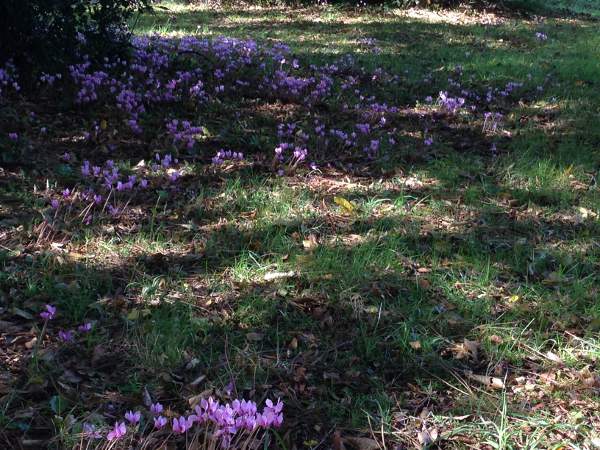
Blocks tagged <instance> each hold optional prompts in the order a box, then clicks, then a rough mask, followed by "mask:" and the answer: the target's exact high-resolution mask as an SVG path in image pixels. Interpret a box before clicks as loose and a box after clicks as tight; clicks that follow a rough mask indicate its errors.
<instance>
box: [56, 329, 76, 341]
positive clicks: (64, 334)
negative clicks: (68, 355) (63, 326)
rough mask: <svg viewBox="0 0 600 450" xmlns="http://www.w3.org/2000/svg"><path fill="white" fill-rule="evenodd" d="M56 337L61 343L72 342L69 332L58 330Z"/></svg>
mask: <svg viewBox="0 0 600 450" xmlns="http://www.w3.org/2000/svg"><path fill="white" fill-rule="evenodd" d="M58 337H59V338H60V340H61V341H63V342H71V341H73V332H72V331H71V330H60V331H59V332H58Z"/></svg>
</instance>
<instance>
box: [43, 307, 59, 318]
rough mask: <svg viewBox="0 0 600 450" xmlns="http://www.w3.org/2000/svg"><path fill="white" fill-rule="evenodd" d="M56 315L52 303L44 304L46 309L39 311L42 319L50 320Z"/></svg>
mask: <svg viewBox="0 0 600 450" xmlns="http://www.w3.org/2000/svg"><path fill="white" fill-rule="evenodd" d="M55 315H56V307H54V306H52V305H46V310H45V311H42V312H41V313H40V317H41V318H42V319H44V320H52V319H54V316H55Z"/></svg>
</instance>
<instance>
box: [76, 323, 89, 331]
mask: <svg viewBox="0 0 600 450" xmlns="http://www.w3.org/2000/svg"><path fill="white" fill-rule="evenodd" d="M77 330H78V331H79V332H80V333H89V332H90V331H92V322H86V323H84V324H82V325H79V326H78V327H77Z"/></svg>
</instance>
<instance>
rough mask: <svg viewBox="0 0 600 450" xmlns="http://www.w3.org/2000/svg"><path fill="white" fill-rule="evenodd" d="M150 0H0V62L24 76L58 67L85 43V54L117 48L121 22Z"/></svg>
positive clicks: (119, 48) (123, 32)
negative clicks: (12, 63) (7, 64)
mask: <svg viewBox="0 0 600 450" xmlns="http://www.w3.org/2000/svg"><path fill="white" fill-rule="evenodd" d="M149 6H150V0H2V1H1V2H0V64H1V63H4V62H6V61H8V60H10V59H12V60H13V62H14V63H15V65H16V66H17V67H18V68H19V69H20V72H21V73H22V74H24V75H25V76H27V75H29V77H30V78H32V76H33V75H34V74H36V73H38V72H40V71H51V70H57V69H59V68H61V67H62V68H64V66H65V64H68V63H69V62H70V61H71V60H73V58H74V57H75V56H76V55H77V53H78V52H80V51H82V50H83V48H84V47H85V53H86V54H89V55H90V57H92V58H94V57H98V56H102V55H106V54H109V53H112V54H114V53H115V52H118V51H122V49H123V43H124V42H126V40H125V39H124V38H125V37H126V35H127V31H126V30H127V28H126V21H127V20H128V19H129V18H130V17H131V15H132V14H133V13H134V12H135V11H138V10H140V9H146V8H149Z"/></svg>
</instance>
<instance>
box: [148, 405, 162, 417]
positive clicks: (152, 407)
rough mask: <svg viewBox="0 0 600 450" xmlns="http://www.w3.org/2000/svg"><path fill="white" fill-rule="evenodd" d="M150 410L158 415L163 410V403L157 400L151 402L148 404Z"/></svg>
mask: <svg viewBox="0 0 600 450" xmlns="http://www.w3.org/2000/svg"><path fill="white" fill-rule="evenodd" d="M150 412H151V413H152V414H154V415H155V416H158V415H159V414H160V413H161V412H163V405H161V404H160V403H158V402H157V403H152V405H150Z"/></svg>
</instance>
